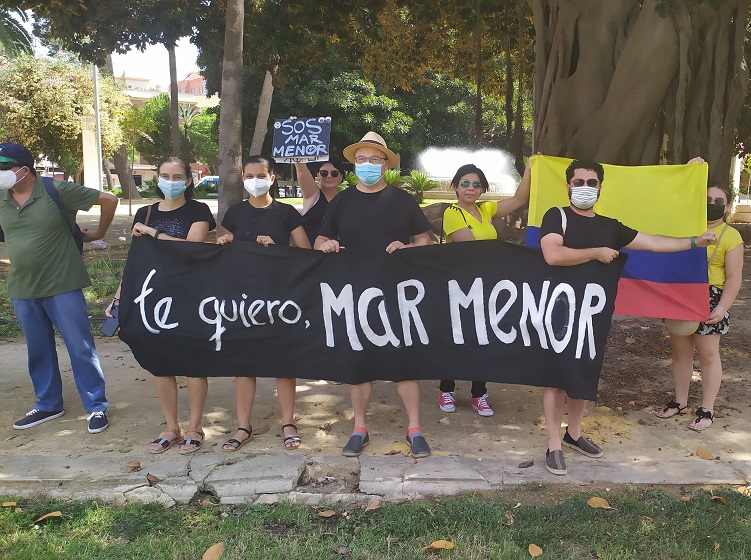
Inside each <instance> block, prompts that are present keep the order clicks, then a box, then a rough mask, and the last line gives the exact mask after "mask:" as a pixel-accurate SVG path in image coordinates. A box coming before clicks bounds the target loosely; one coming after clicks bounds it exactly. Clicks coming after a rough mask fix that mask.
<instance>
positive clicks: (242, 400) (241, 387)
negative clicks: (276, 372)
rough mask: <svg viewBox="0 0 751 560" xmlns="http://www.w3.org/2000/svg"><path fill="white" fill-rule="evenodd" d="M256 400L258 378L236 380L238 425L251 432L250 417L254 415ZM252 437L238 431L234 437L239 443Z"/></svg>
mask: <svg viewBox="0 0 751 560" xmlns="http://www.w3.org/2000/svg"><path fill="white" fill-rule="evenodd" d="M255 398H256V378H255V377H236V378H235V407H236V408H237V425H238V426H239V427H240V428H245V429H246V430H250V417H251V414H252V413H253V400H254V399H255ZM249 437H250V436H249V435H248V434H247V433H246V432H243V431H241V430H238V431H237V432H236V433H235V435H234V436H233V438H234V439H236V440H237V441H244V440H246V439H248V438H249Z"/></svg>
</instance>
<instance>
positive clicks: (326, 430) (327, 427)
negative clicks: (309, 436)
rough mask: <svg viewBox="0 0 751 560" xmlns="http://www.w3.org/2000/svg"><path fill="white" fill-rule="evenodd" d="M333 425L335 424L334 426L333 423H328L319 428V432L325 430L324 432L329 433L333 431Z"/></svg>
mask: <svg viewBox="0 0 751 560" xmlns="http://www.w3.org/2000/svg"><path fill="white" fill-rule="evenodd" d="M333 425H334V424H332V423H331V422H326V423H325V424H323V425H321V426H318V429H319V430H323V431H324V432H328V431H330V430H331V426H333Z"/></svg>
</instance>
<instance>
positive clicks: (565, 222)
mask: <svg viewBox="0 0 751 560" xmlns="http://www.w3.org/2000/svg"><path fill="white" fill-rule="evenodd" d="M558 210H560V212H561V229H562V230H563V237H566V225H568V218H566V212H565V211H564V210H563V208H561V207H560V206H559V207H558Z"/></svg>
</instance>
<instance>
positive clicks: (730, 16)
mask: <svg viewBox="0 0 751 560" xmlns="http://www.w3.org/2000/svg"><path fill="white" fill-rule="evenodd" d="M749 1H750V0H726V2H725V3H724V4H722V5H721V7H720V8H719V9H716V10H715V9H713V8H711V7H710V6H709V5H708V3H706V2H705V3H702V4H699V5H696V6H693V7H691V8H690V9H689V8H687V7H686V5H685V4H684V3H682V2H675V3H671V4H670V5H669V6H668V7H667V13H665V14H664V15H661V14H660V13H658V11H657V9H656V8H657V6H658V4H660V2H659V0H644V1H643V2H640V1H639V0H621V1H619V2H602V1H601V0H580V1H579V2H570V1H567V0H532V6H533V13H534V23H535V35H536V44H535V129H534V138H535V142H534V144H535V150H537V151H540V152H542V153H544V154H551V155H561V156H566V157H578V158H590V159H595V160H599V161H603V162H607V163H615V164H622V165H640V164H641V165H647V164H657V163H660V162H666V163H683V162H686V161H687V160H688V159H690V158H691V157H694V156H698V155H701V156H703V157H704V158H705V159H706V160H707V161H708V162H709V164H710V173H711V174H713V175H715V176H716V178H718V179H721V180H725V181H726V180H727V177H728V170H729V168H730V161H731V157H732V149H733V145H734V144H733V142H734V137H735V124H736V122H737V119H738V115H739V111H740V108H741V106H742V104H743V100H744V99H745V94H746V89H747V87H748V70H747V67H746V61H745V59H744V54H743V39H744V33H745V25H746V21H747V18H748V12H749ZM663 7H665V4H664V3H663Z"/></svg>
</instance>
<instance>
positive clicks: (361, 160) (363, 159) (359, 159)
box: [355, 156, 386, 165]
mask: <svg viewBox="0 0 751 560" xmlns="http://www.w3.org/2000/svg"><path fill="white" fill-rule="evenodd" d="M382 161H386V158H385V157H378V156H370V157H369V158H366V157H365V156H357V157H356V158H355V163H368V162H370V163H374V164H375V165H378V164H379V163H381V162H382Z"/></svg>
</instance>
